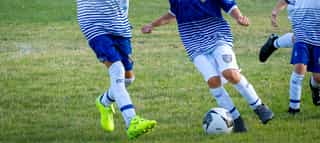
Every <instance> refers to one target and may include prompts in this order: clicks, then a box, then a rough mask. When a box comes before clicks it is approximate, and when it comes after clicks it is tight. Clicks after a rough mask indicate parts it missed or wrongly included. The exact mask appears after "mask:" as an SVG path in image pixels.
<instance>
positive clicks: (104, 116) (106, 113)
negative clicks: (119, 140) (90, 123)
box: [96, 96, 115, 132]
mask: <svg viewBox="0 0 320 143" xmlns="http://www.w3.org/2000/svg"><path fill="white" fill-rule="evenodd" d="M100 98H101V96H99V97H98V98H97V99H96V106H97V108H98V110H99V112H100V123H101V127H102V128H103V129H104V130H105V131H107V132H112V131H113V130H114V121H113V114H114V113H115V110H114V107H113V104H111V105H110V106H109V107H105V106H104V105H103V104H102V103H101V102H100Z"/></svg>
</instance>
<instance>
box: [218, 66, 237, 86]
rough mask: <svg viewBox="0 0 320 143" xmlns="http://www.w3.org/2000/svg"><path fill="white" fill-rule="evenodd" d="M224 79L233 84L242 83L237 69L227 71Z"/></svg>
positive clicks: (224, 72)
mask: <svg viewBox="0 0 320 143" xmlns="http://www.w3.org/2000/svg"><path fill="white" fill-rule="evenodd" d="M222 75H223V77H224V78H225V79H226V80H228V81H229V82H231V83H232V84H237V83H239V82H240V78H241V75H240V73H239V71H238V70H236V69H227V70H224V71H223V72H222Z"/></svg>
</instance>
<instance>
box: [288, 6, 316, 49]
mask: <svg viewBox="0 0 320 143" xmlns="http://www.w3.org/2000/svg"><path fill="white" fill-rule="evenodd" d="M292 23H293V24H292V26H293V31H294V34H295V39H296V42H304V43H308V44H311V45H314V46H320V0H296V3H295V12H294V13H293V17H292Z"/></svg>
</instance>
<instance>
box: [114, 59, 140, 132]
mask: <svg viewBox="0 0 320 143" xmlns="http://www.w3.org/2000/svg"><path fill="white" fill-rule="evenodd" d="M124 72H125V71H124V67H123V64H122V63H121V62H119V61H118V62H115V63H113V64H112V65H111V66H110V68H109V75H110V80H111V86H110V92H111V93H112V95H113V97H114V99H115V102H116V103H117V105H118V108H119V109H120V111H121V113H122V116H123V118H124V120H125V123H126V127H129V125H130V121H131V119H132V118H133V117H134V116H135V115H136V113H135V109H134V106H133V104H132V101H131V99H130V96H129V93H128V91H127V89H126V87H125V78H124Z"/></svg>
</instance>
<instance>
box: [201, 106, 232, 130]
mask: <svg viewBox="0 0 320 143" xmlns="http://www.w3.org/2000/svg"><path fill="white" fill-rule="evenodd" d="M202 127H203V130H204V132H205V133H206V134H225V133H230V132H231V131H232V129H233V119H232V116H231V114H230V113H229V111H228V110H226V109H224V108H211V109H210V110H209V111H208V112H207V113H206V115H205V117H204V119H203V122H202Z"/></svg>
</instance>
